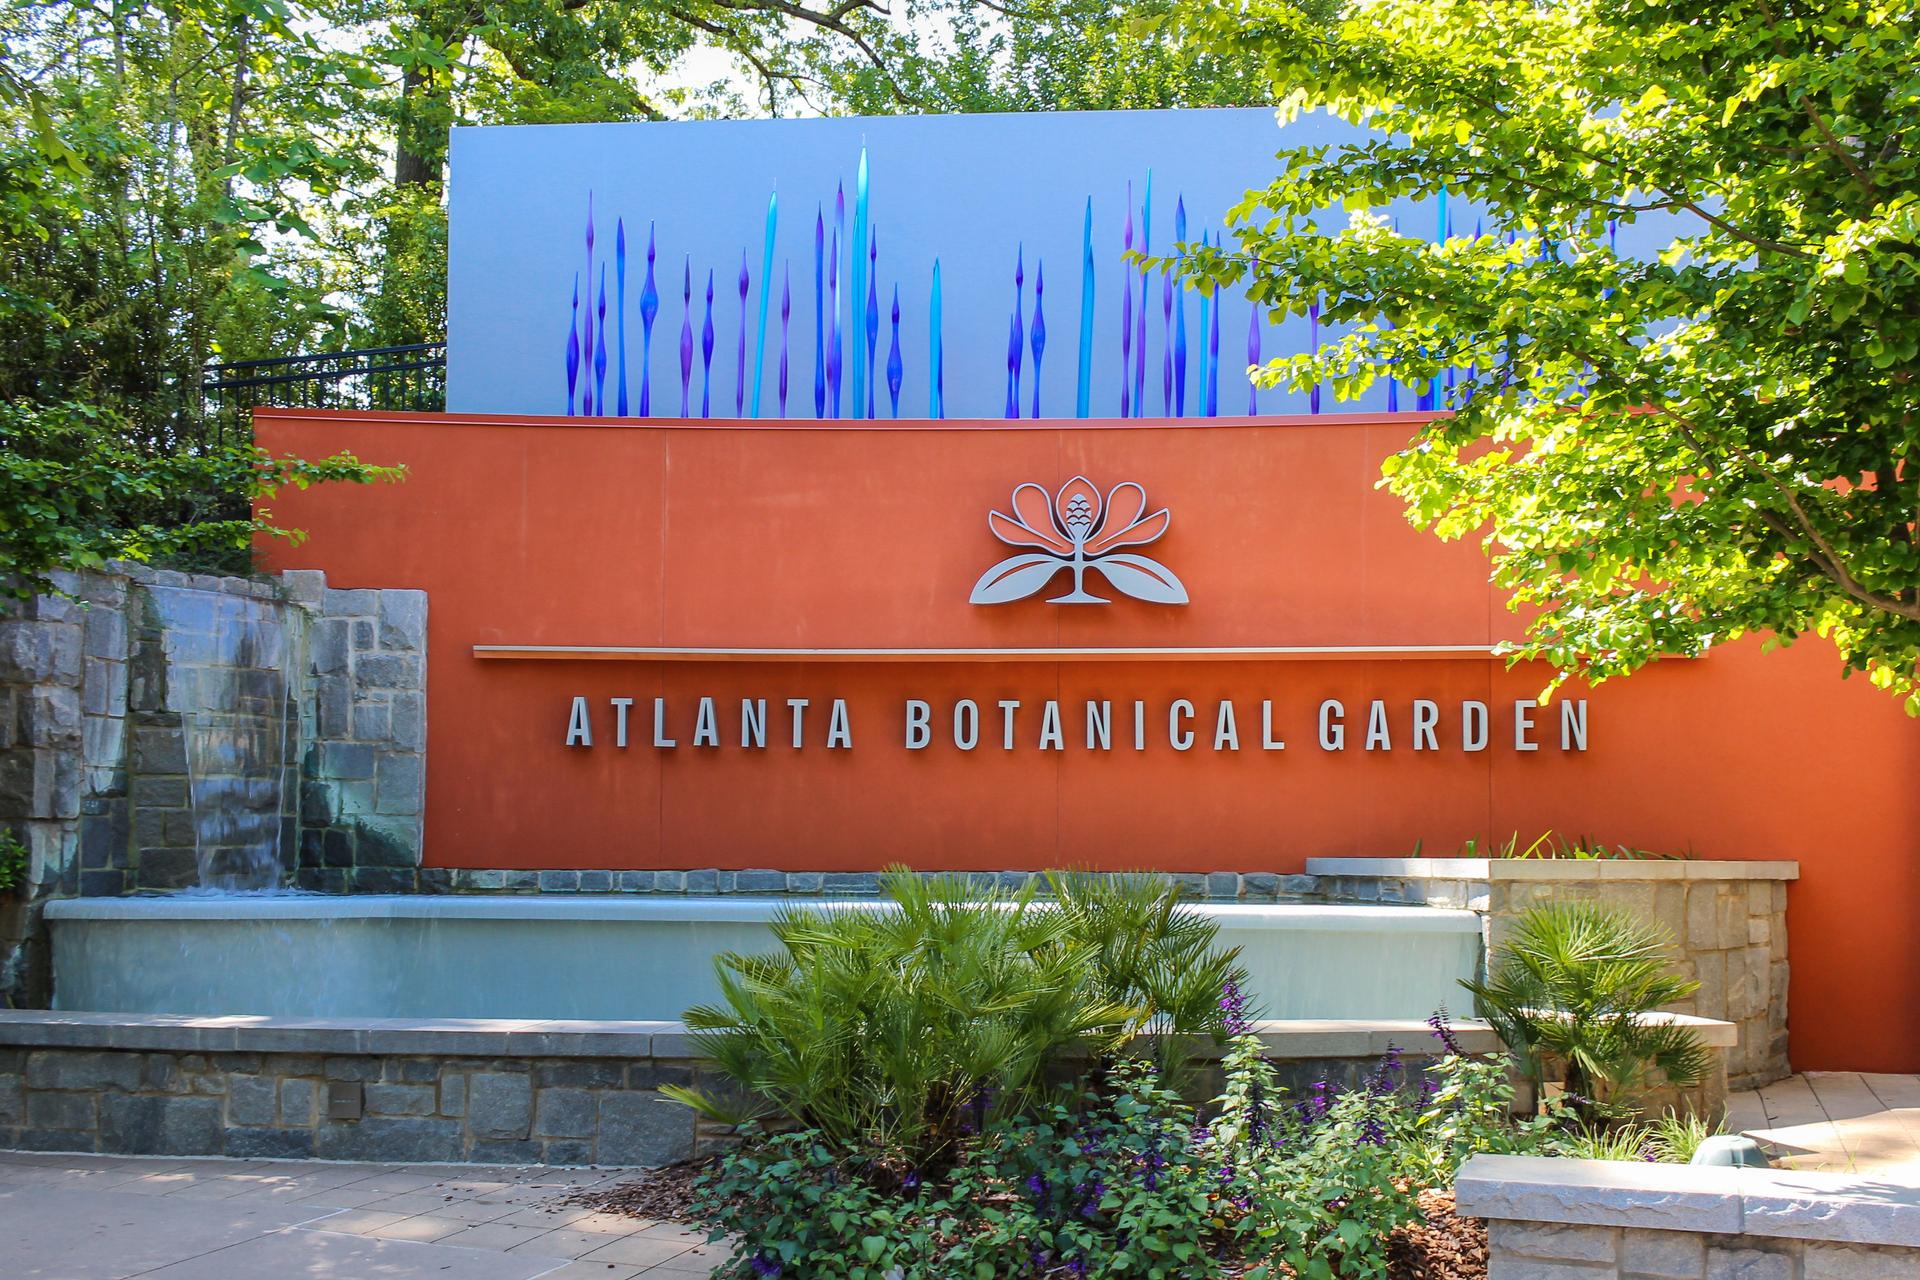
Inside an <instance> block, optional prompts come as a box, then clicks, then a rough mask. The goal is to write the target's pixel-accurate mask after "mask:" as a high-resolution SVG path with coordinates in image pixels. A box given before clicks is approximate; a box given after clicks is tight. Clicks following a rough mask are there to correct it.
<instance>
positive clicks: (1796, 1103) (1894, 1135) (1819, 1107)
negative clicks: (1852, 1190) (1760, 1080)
mask: <svg viewBox="0 0 1920 1280" xmlns="http://www.w3.org/2000/svg"><path fill="white" fill-rule="evenodd" d="M1727 1126H1728V1128H1731V1129H1735V1130H1738V1131H1739V1132H1741V1133H1744V1134H1747V1135H1748V1136H1749V1137H1752V1138H1754V1139H1755V1140H1757V1141H1758V1142H1760V1143H1761V1144H1762V1145H1763V1146H1765V1147H1766V1149H1767V1153H1768V1154H1769V1155H1770V1156H1772V1157H1773V1161H1774V1163H1775V1164H1778V1165H1784V1166H1786V1167H1787V1168H1791V1169H1818V1170H1824V1171H1826V1172H1828V1173H1871V1174H1874V1175H1876V1176H1882V1177H1886V1178H1889V1179H1892V1180H1896V1181H1900V1182H1915V1183H1920V1076H1885V1075H1863V1074H1860V1073H1859V1072H1854V1071H1808V1072H1805V1073H1804V1074H1801V1075H1797V1076H1789V1077H1788V1078H1787V1079H1785V1080H1782V1081H1780V1082H1779V1083H1778V1084H1770V1085H1768V1086H1767V1087H1766V1088H1764V1089H1755V1090H1750V1091H1748V1092H1745V1093H1736V1094H1733V1095H1732V1096H1731V1097H1729V1098H1728V1100H1727Z"/></svg>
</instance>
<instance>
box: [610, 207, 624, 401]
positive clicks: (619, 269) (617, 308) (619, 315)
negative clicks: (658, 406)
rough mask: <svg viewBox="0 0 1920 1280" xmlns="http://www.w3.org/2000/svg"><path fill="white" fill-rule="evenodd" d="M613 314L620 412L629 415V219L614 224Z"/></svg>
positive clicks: (618, 220) (618, 219)
mask: <svg viewBox="0 0 1920 1280" xmlns="http://www.w3.org/2000/svg"><path fill="white" fill-rule="evenodd" d="M613 315H614V319H615V321H616V322H617V323H618V325H619V337H618V339H617V341H616V343H615V345H616V347H617V348H618V350H617V352H616V354H617V355H618V356H619V379H618V391H619V396H620V399H619V401H618V402H617V403H618V404H619V409H618V412H619V414H620V416H621V417H623V418H624V417H626V416H627V220H626V219H625V218H616V219H615V220H614V224H613Z"/></svg>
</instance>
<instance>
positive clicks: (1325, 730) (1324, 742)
mask: <svg viewBox="0 0 1920 1280" xmlns="http://www.w3.org/2000/svg"><path fill="white" fill-rule="evenodd" d="M1346 714H1347V709H1346V708H1345V707H1343V706H1341V705H1340V702H1339V700H1338V699H1337V698H1328V699H1327V700H1326V701H1325V702H1323V703H1321V704H1320V749H1321V750H1322V751H1345V750H1346V749H1347V726H1346V722H1345V721H1344V720H1343V719H1342V717H1344V716H1345V715H1346Z"/></svg>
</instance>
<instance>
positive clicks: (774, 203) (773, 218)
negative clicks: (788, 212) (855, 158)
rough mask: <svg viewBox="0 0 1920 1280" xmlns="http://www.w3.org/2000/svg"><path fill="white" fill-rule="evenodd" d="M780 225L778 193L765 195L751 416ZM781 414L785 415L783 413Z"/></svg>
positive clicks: (756, 400)
mask: <svg viewBox="0 0 1920 1280" xmlns="http://www.w3.org/2000/svg"><path fill="white" fill-rule="evenodd" d="M779 225H780V193H779V192H778V191H775V192H773V193H772V194H770V195H769V196H768V197H767V243H766V248H765V249H763V250H762V251H761V255H760V325H759V328H758V329H757V330H756V331H755V333H754V338H753V416H754V417H756V418H757V417H759V416H760V376H761V373H762V372H763V370H764V369H765V367H766V363H767V297H768V290H769V289H771V288H772V286H773V237H774V231H775V229H776V228H778V227H779ZM782 416H785V415H784V414H783V415H782Z"/></svg>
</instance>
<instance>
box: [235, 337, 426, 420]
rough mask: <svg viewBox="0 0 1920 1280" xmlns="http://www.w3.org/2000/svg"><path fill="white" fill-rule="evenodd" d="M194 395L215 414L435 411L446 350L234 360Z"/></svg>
mask: <svg viewBox="0 0 1920 1280" xmlns="http://www.w3.org/2000/svg"><path fill="white" fill-rule="evenodd" d="M202 390H203V391H204V392H205V394H206V401H207V408H208V410H209V411H210V412H211V413H215V414H218V413H220V412H221V411H222V410H227V411H238V410H246V409H256V408H259V407H261V406H270V407H273V408H288V409H392V410H413V411H420V412H436V413H437V412H439V411H441V410H443V409H445V408H446V407H447V344H446V343H444V342H415V343H411V344H409V345H407V346H402V347H368V348H365V349H363V350H359V351H328V352H325V353H323V354H320V355H313V356H275V357H274V358H272V359H270V360H236V361H234V362H233V363H232V364H216V365H213V366H211V367H210V368H208V370H207V378H206V381H205V383H203V384H202Z"/></svg>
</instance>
